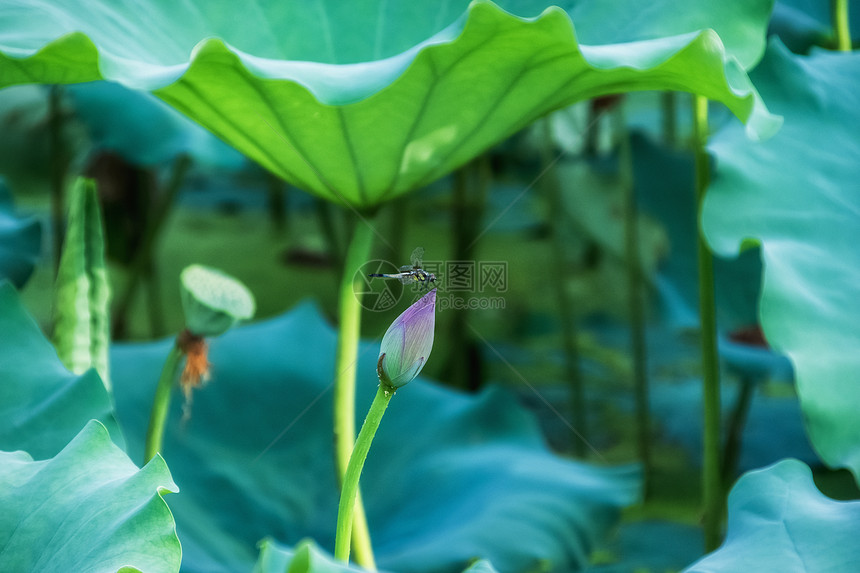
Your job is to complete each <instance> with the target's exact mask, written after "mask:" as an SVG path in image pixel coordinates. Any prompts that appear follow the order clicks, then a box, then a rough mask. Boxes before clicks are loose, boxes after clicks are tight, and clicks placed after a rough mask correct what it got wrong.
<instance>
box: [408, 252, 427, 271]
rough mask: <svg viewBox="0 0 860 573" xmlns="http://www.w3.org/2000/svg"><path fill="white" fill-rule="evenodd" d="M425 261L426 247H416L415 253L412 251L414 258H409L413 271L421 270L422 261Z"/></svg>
mask: <svg viewBox="0 0 860 573" xmlns="http://www.w3.org/2000/svg"><path fill="white" fill-rule="evenodd" d="M423 260H424V247H416V248H415V250H414V251H412V256H411V257H410V258H409V261H410V262H411V263H412V268H413V269H420V268H421V261H423Z"/></svg>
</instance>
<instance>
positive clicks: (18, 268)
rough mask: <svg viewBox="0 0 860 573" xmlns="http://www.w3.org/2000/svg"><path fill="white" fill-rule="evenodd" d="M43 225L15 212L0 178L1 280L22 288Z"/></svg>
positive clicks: (34, 259)
mask: <svg viewBox="0 0 860 573" xmlns="http://www.w3.org/2000/svg"><path fill="white" fill-rule="evenodd" d="M41 248H42V227H41V225H40V224H39V222H38V221H37V220H36V219H34V218H31V217H20V216H18V215H16V214H15V209H14V206H13V204H12V194H11V193H10V192H9V189H8V187H7V186H6V182H5V181H4V180H3V179H2V178H0V280H3V279H7V280H9V281H11V282H12V284H14V285H15V286H16V287H18V288H21V287H22V286H23V285H24V283H26V282H27V279H29V278H30V275H31V274H32V273H33V268H34V267H35V266H36V262H37V261H38V259H39V256H40V255H41Z"/></svg>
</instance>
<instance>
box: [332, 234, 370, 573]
mask: <svg viewBox="0 0 860 573" xmlns="http://www.w3.org/2000/svg"><path fill="white" fill-rule="evenodd" d="M372 245H373V227H372V226H371V225H370V223H369V222H368V221H358V222H356V225H355V229H354V231H353V235H352V240H351V241H350V244H349V248H348V249H347V253H346V261H345V264H344V267H343V276H342V277H341V281H340V292H339V293H338V297H339V299H338V311H339V318H340V324H339V327H338V337H337V354H336V356H335V381H334V450H335V466H336V467H337V477H338V480H339V481H340V483H341V484H343V483H345V482H344V479H345V475H346V472H347V468H348V465H349V462H350V456H351V455H352V451H353V444H354V443H355V372H356V362H357V360H358V343H359V337H360V335H361V303H360V301H359V300H358V297H357V295H356V292H357V289H355V288H354V287H355V282H356V278H357V277H356V271H357V270H358V268H359V267H361V265H363V264H364V263H366V262H367V260H368V259H369V258H370V249H371V246H372ZM363 288H364V285H363V284H362V285H361V290H363ZM355 506H356V507H355V513H354V516H353V513H352V511H350V516H349V519H350V527H351V529H352V535H353V543H354V545H355V561H356V562H357V563H358V564H359V565H361V566H363V567H364V568H366V569H375V568H376V566H375V563H374V559H373V548H372V546H371V543H370V530H369V528H368V526H367V518H366V516H365V514H364V505H363V503H362V501H361V494H358V495H357V497H356V502H355ZM353 520H354V524H353V523H352V521H353Z"/></svg>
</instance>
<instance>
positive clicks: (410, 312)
mask: <svg viewBox="0 0 860 573" xmlns="http://www.w3.org/2000/svg"><path fill="white" fill-rule="evenodd" d="M435 326H436V289H433V290H431V291H430V292H428V293H427V294H425V295H424V296H423V297H421V298H420V299H419V300H418V301H417V302H415V303H414V304H413V305H412V306H410V307H409V308H407V309H406V310H405V311H403V314H401V315H400V316H398V317H397V318H396V319H395V320H394V322H392V323H391V326H389V327H388V330H387V331H386V332H385V336H383V337H382V347H381V348H380V350H379V362H378V365H377V373H378V374H379V381H380V383H382V384H383V385H385V386H388V387H389V388H391V389H393V390H396V389H397V388H400V387H401V386H403V385H405V384H407V383H408V382H410V381H411V380H412V379H413V378H415V377H416V376H418V373H419V372H421V369H422V368H424V364H425V363H426V362H427V357H429V356H430V350H432V349H433V329H434V327H435Z"/></svg>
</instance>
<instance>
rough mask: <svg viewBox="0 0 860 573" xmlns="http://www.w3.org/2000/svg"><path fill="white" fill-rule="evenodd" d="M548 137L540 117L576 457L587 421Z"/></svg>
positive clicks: (581, 452)
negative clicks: (574, 426) (574, 430)
mask: <svg viewBox="0 0 860 573" xmlns="http://www.w3.org/2000/svg"><path fill="white" fill-rule="evenodd" d="M553 161H554V158H553V157H552V137H551V132H550V123H549V120H548V119H544V120H543V145H541V166H542V168H543V170H544V176H543V179H542V182H543V184H542V188H543V190H544V192H545V193H546V196H547V199H548V204H549V211H550V212H549V222H550V229H551V234H552V237H551V243H552V249H553V258H554V259H555V261H556V264H555V265H553V267H554V269H555V274H556V276H555V277H554V279H555V280H553V281H552V282H553V285H554V286H555V297H556V301H557V302H558V311H559V312H558V315H559V319H560V320H561V342H562V349H563V350H564V371H565V377H566V378H567V383H568V386H569V387H570V405H571V410H572V412H573V423H574V424H575V425H576V427H577V429H578V430H579V435H578V436H574V439H573V453H574V454H575V455H577V456H579V457H583V456H585V454H586V447H587V445H588V442H587V439H588V423H587V412H586V404H585V387H584V384H583V379H582V372H581V371H580V358H579V346H578V343H577V337H578V335H579V333H578V332H577V331H578V329H577V326H576V316H575V313H574V308H573V301H571V300H570V294H569V293H568V292H567V288H566V285H567V273H566V272H565V271H566V268H567V264H566V262H565V261H566V255H565V252H566V246H565V245H564V237H563V236H562V233H563V228H564V226H565V221H564V204H563V201H562V195H561V183H560V182H559V180H558V172H557V171H556V169H555V166H554V165H553Z"/></svg>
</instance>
